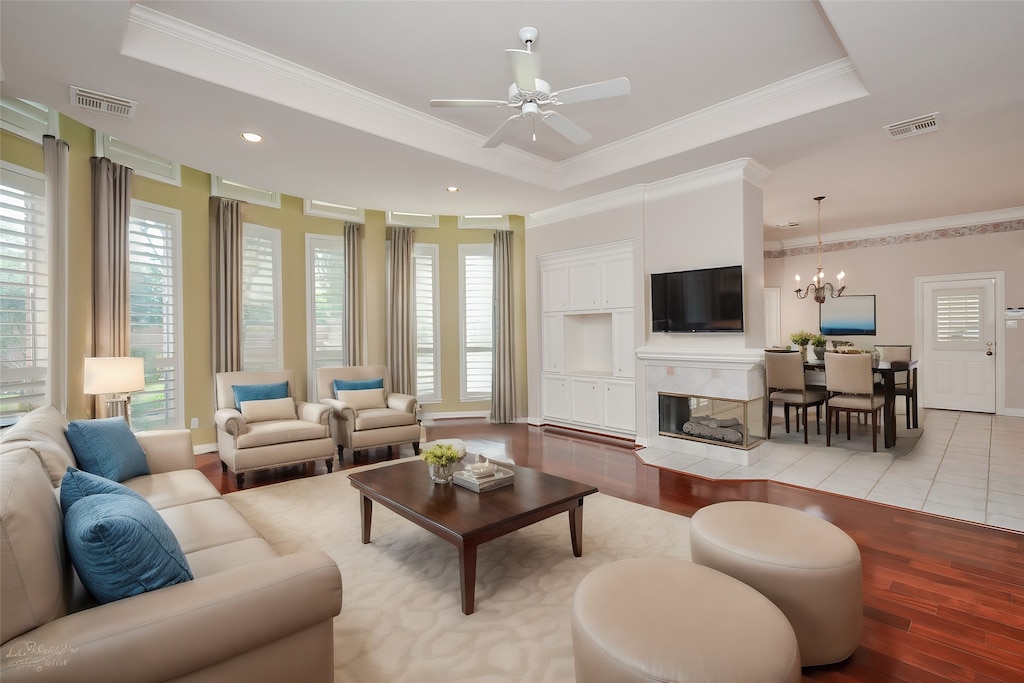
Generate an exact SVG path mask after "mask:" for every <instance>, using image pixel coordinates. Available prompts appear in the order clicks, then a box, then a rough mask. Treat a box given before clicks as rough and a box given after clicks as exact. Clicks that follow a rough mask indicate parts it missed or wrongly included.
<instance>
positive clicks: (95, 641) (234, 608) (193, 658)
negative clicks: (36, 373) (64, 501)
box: [0, 407, 342, 683]
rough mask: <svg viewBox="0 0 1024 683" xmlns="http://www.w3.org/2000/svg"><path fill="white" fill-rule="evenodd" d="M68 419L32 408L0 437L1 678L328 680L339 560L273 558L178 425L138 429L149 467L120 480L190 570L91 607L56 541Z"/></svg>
mask: <svg viewBox="0 0 1024 683" xmlns="http://www.w3.org/2000/svg"><path fill="white" fill-rule="evenodd" d="M66 426H67V423H66V421H65V420H64V418H63V416H61V414H60V413H59V412H58V411H56V410H54V409H53V408H49V407H47V408H40V409H38V410H35V411H33V412H31V413H29V414H28V415H26V416H24V417H23V418H22V419H21V420H20V421H19V422H18V423H17V424H16V425H14V426H13V427H11V428H10V429H9V430H7V431H6V432H5V433H4V434H3V435H2V437H0V514H2V524H0V560H2V565H0V583H2V594H0V641H2V643H3V644H2V652H0V679H2V680H3V681H4V683H15V682H16V681H22V680H31V681H76V682H81V681H104V683H111V682H115V681H131V682H133V683H134V682H138V681H164V680H174V681H211V682H212V681H217V682H223V681H246V682H252V681H285V680H292V681H331V680H333V676H334V632H333V618H334V616H336V615H337V614H338V613H339V612H340V610H341V596H342V587H341V573H340V571H339V569H338V566H337V564H336V563H335V562H334V561H333V560H332V559H331V558H330V557H329V556H328V555H326V554H325V553H323V552H320V551H308V552H302V553H296V554H294V555H285V556H278V555H277V553H276V552H275V551H274V550H273V548H272V547H271V546H270V545H269V544H268V543H267V542H266V541H265V540H264V539H263V538H262V537H261V536H260V535H259V534H258V533H257V532H256V531H255V530H254V529H253V528H252V527H251V526H250V525H249V524H248V522H246V520H245V518H243V517H242V515H241V514H240V513H238V512H237V511H236V510H235V508H234V507H232V506H231V505H230V504H229V503H228V502H227V501H225V500H223V499H222V498H221V496H220V494H219V493H218V491H217V489H216V488H215V487H214V486H213V485H212V484H211V483H210V482H209V481H208V480H207V478H206V477H205V476H204V475H203V474H202V473H201V472H199V471H198V470H196V469H195V468H194V466H193V455H192V441H191V435H190V432H188V431H187V430H171V431H163V432H148V433H145V432H142V433H139V434H137V436H138V439H139V442H140V443H141V444H142V447H143V450H144V451H145V453H146V459H147V462H148V464H149V467H150V470H151V474H149V475H146V476H140V477H135V478H133V479H129V480H127V481H125V482H123V483H124V485H125V486H128V487H129V488H131V489H132V490H134V491H135V492H136V493H139V494H140V495H142V496H143V497H144V498H145V499H146V500H147V501H149V502H150V503H151V504H152V505H153V507H154V508H156V509H157V511H158V512H159V514H160V516H161V517H162V518H163V519H164V520H165V521H166V522H167V524H168V526H169V527H170V529H171V530H172V532H173V533H174V535H175V537H176V538H177V539H178V541H179V543H180V544H181V546H182V550H183V551H184V553H185V556H186V558H187V560H188V564H189V567H190V569H191V571H192V574H193V575H194V577H195V578H194V579H193V580H191V581H187V582H185V583H179V584H176V585H172V586H168V587H166V588H161V589H159V590H154V591H150V592H147V593H142V594H139V595H135V596H132V597H128V598H123V599H121V600H117V601H115V602H110V603H107V604H98V603H97V602H96V601H95V599H93V598H92V597H91V596H90V595H89V594H88V592H87V591H86V590H85V588H84V587H83V586H82V585H81V582H80V581H78V579H77V576H76V575H75V572H74V569H73V567H72V565H71V562H70V560H69V556H68V551H67V548H66V546H65V543H64V533H63V518H62V516H61V510H60V504H59V502H58V496H57V495H56V494H57V489H56V488H55V487H56V486H59V485H60V481H61V478H62V477H63V473H64V471H65V470H66V468H67V467H69V466H74V465H75V459H74V454H73V453H72V451H71V448H70V446H69V445H68V442H67V439H66V438H65V436H64V432H65V428H66Z"/></svg>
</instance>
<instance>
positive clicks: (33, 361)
mask: <svg viewBox="0 0 1024 683" xmlns="http://www.w3.org/2000/svg"><path fill="white" fill-rule="evenodd" d="M43 188H44V183H43V176H42V175H41V174H39V173H36V172H34V171H30V170H28V169H24V168H20V167H16V166H10V165H6V164H5V165H3V166H2V167H0V426H6V425H8V424H11V423H13V422H14V421H15V420H17V418H18V417H20V416H21V415H23V414H24V413H27V412H28V411H30V410H32V409H33V408H37V407H39V406H41V405H46V404H48V403H50V399H51V387H50V377H49V371H50V345H49V343H48V340H49V333H50V332H51V329H53V328H51V327H50V319H49V318H50V303H51V301H50V299H51V296H50V292H51V288H52V287H54V286H55V285H56V284H57V283H56V282H54V281H52V280H51V278H50V276H49V258H50V254H51V251H52V249H53V248H54V247H53V245H52V236H51V235H49V234H48V233H47V229H46V221H45V215H46V205H45V198H44V196H43V193H44V189H43ZM54 322H57V323H58V324H59V321H54ZM54 331H55V330H54Z"/></svg>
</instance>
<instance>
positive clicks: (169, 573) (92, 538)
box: [64, 493, 192, 603]
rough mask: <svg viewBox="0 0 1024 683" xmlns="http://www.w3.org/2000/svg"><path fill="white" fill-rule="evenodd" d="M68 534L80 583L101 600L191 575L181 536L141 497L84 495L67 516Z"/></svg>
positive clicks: (190, 576) (147, 589) (66, 535)
mask: <svg viewBox="0 0 1024 683" xmlns="http://www.w3.org/2000/svg"><path fill="white" fill-rule="evenodd" d="M64 540H65V541H66V542H67V546H68V552H69V553H70V555H71V561H72V563H73V564H74V566H75V569H76V570H77V571H78V576H79V577H80V578H81V579H82V584H84V585H85V587H86V588H87V589H89V592H90V593H92V594H93V596H94V597H95V598H96V599H97V600H99V601H100V602H103V603H106V602H113V601H114V600H120V599H121V598H127V597H130V596H132V595H138V594H139V593H145V592H146V591H152V590H157V589H158V588H163V587H165V586H171V585H174V584H176V583H183V582H185V581H191V580H192V570H191V569H189V566H188V561H187V560H186V559H185V553H184V552H182V550H181V545H180V544H179V543H178V539H176V538H175V537H174V534H173V533H171V529H170V527H168V526H167V522H165V521H164V520H163V518H162V517H160V515H159V514H157V511H156V510H154V509H153V506H152V505H150V504H149V503H147V502H146V501H144V500H142V499H141V498H133V497H132V496H120V495H112V494H109V493H100V494H97V495H95V496H88V497H86V498H83V499H82V500H80V501H78V502H77V503H75V504H74V505H72V506H71V507H70V508H69V509H68V514H67V516H65V517H64Z"/></svg>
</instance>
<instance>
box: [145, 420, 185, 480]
mask: <svg viewBox="0 0 1024 683" xmlns="http://www.w3.org/2000/svg"><path fill="white" fill-rule="evenodd" d="M135 437H136V438H137V439H138V440H139V444H140V445H141V446H142V450H143V451H145V453H146V462H147V463H148V464H149V471H150V473H151V474H160V473H161V472H173V471H175V470H190V469H193V468H194V467H195V464H196V462H195V452H194V451H193V450H192V432H190V431H189V430H187V429H161V430H154V431H150V432H136V433H135Z"/></svg>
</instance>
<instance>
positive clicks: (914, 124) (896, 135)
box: [882, 112, 943, 140]
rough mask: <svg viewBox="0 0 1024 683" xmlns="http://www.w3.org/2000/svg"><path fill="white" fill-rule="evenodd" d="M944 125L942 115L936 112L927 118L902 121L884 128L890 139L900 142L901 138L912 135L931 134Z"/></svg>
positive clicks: (919, 117) (920, 117) (921, 117)
mask: <svg viewBox="0 0 1024 683" xmlns="http://www.w3.org/2000/svg"><path fill="white" fill-rule="evenodd" d="M942 125H943V122H942V114H940V113H939V112H935V113H932V114H927V115H926V116H918V117H917V118H914V119H907V120H906V121H900V122H899V123H890V124H889V125H888V126H882V127H883V128H885V130H886V131H887V132H888V133H889V137H890V138H892V139H893V140H899V139H900V138H909V137H910V136H912V135H921V134H922V133H931V132H932V131H933V130H938V129H939V128H942Z"/></svg>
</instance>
